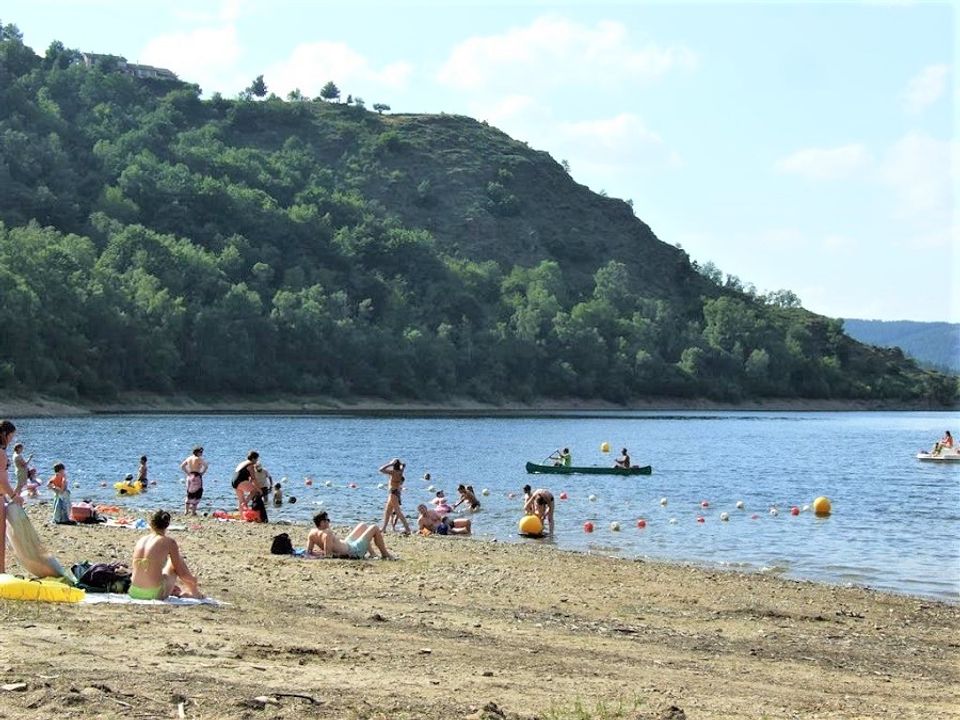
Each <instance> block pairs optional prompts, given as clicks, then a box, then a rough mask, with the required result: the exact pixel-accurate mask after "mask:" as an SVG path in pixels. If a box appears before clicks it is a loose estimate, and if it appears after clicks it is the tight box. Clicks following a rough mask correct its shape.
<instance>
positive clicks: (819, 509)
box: [813, 495, 833, 517]
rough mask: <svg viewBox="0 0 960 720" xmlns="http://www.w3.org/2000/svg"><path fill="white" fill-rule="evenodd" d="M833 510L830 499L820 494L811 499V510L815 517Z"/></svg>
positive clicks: (822, 515) (824, 515)
mask: <svg viewBox="0 0 960 720" xmlns="http://www.w3.org/2000/svg"><path fill="white" fill-rule="evenodd" d="M832 511H833V506H832V505H831V504H830V499H829V498H827V497H824V496H823V495H821V496H820V497H818V498H817V499H816V500H814V501H813V512H814V514H815V515H816V516H817V517H826V516H827V515H829V514H830V513H831V512H832Z"/></svg>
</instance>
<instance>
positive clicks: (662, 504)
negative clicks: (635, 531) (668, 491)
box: [660, 498, 667, 507]
mask: <svg viewBox="0 0 960 720" xmlns="http://www.w3.org/2000/svg"><path fill="white" fill-rule="evenodd" d="M666 506H667V499H666V498H660V507H666Z"/></svg>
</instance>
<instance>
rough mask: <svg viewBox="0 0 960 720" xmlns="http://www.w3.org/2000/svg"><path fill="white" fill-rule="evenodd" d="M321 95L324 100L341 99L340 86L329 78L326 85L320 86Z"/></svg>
mask: <svg viewBox="0 0 960 720" xmlns="http://www.w3.org/2000/svg"><path fill="white" fill-rule="evenodd" d="M320 97H322V98H323V99H324V100H327V101H330V100H339V99H340V88H338V87H337V86H336V85H335V84H334V82H333V80H329V81H328V82H327V84H326V85H324V86H323V87H322V88H320Z"/></svg>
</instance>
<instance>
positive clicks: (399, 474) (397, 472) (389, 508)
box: [379, 458, 410, 535]
mask: <svg viewBox="0 0 960 720" xmlns="http://www.w3.org/2000/svg"><path fill="white" fill-rule="evenodd" d="M406 467H407V465H406V463H404V462H402V461H401V460H400V458H394V459H393V460H391V461H390V462H388V463H384V464H383V465H382V466H381V467H380V470H379V472H382V473H383V474H384V475H388V476H389V477H390V490H389V492H388V493H387V503H386V505H384V507H383V527H382V528H381V530H383V531H386V529H387V524H388V523H389V522H390V520H391V518H392V517H393V516H394V515H396V516H397V518H398V519H399V520H400V522H402V523H403V532H404V534H405V535H409V534H410V523H409V522H407V517H406V515H404V514H403V510H401V509H400V493H401V491H402V490H403V483H404V477H403V471H404V470H405V469H406Z"/></svg>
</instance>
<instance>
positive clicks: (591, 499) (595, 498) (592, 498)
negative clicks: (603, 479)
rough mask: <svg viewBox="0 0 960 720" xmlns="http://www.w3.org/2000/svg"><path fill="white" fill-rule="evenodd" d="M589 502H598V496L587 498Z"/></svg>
mask: <svg viewBox="0 0 960 720" xmlns="http://www.w3.org/2000/svg"><path fill="white" fill-rule="evenodd" d="M587 500H589V501H590V502H596V500H597V496H596V495H591V496H590V497H588V498H587Z"/></svg>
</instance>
